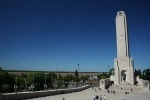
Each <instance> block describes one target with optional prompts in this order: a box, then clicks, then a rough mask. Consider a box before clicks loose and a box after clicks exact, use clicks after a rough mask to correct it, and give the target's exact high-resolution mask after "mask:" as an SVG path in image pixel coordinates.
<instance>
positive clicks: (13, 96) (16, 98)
mask: <svg viewBox="0 0 150 100" xmlns="http://www.w3.org/2000/svg"><path fill="white" fill-rule="evenodd" d="M87 88H90V85H86V86H82V87H78V88H72V89H59V90H49V91H35V92H19V93H6V94H2V95H0V100H22V99H31V98H37V97H44V96H51V95H57V94H66V93H72V92H79V91H82V90H85V89H87Z"/></svg>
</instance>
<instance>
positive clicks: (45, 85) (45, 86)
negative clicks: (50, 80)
mask: <svg viewBox="0 0 150 100" xmlns="http://www.w3.org/2000/svg"><path fill="white" fill-rule="evenodd" d="M46 71H47V66H46ZM46 78H47V74H46V73H45V84H44V88H45V91H47V84H46Z"/></svg>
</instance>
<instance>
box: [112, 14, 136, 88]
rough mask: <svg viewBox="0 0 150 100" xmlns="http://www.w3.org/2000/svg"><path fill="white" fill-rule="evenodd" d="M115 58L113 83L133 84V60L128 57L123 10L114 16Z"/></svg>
mask: <svg viewBox="0 0 150 100" xmlns="http://www.w3.org/2000/svg"><path fill="white" fill-rule="evenodd" d="M116 38H117V58H115V59H114V69H115V80H114V84H115V85H121V84H129V85H134V60H133V58H130V51H129V41H128V30H127V19H126V15H125V12H124V11H119V12H117V16H116Z"/></svg>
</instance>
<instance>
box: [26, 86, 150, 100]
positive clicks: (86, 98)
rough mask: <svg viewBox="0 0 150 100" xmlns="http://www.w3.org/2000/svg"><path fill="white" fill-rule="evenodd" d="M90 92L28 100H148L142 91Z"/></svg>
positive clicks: (149, 94)
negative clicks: (98, 98) (95, 99)
mask: <svg viewBox="0 0 150 100" xmlns="http://www.w3.org/2000/svg"><path fill="white" fill-rule="evenodd" d="M95 88H96V89H97V91H96V92H95V90H92V88H89V89H86V90H83V91H81V92H74V93H68V94H60V95H53V96H47V97H40V98H33V99H28V100H62V98H65V100H93V96H94V95H98V96H99V95H105V96H106V100H123V99H125V100H150V92H143V91H134V90H133V92H131V91H130V92H129V94H125V93H124V90H120V89H116V90H115V91H116V94H115V95H114V94H111V93H107V91H106V90H98V88H97V87H95Z"/></svg>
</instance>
